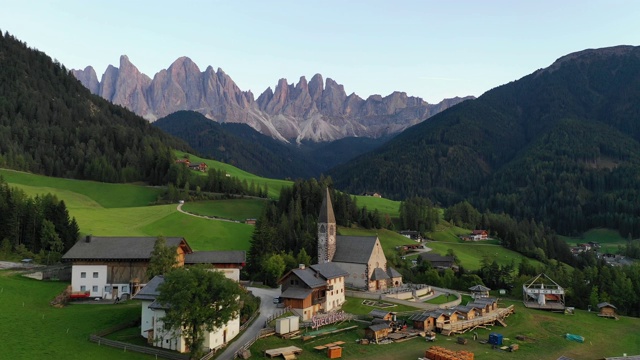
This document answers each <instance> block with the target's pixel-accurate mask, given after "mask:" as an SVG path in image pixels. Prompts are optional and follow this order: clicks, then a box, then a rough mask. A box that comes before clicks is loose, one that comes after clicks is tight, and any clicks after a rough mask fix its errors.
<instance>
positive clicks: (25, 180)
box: [0, 169, 163, 208]
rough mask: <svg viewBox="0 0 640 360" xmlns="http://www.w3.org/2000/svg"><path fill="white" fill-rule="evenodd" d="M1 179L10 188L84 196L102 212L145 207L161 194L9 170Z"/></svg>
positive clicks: (3, 171) (144, 188)
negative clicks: (40, 188) (97, 205)
mask: <svg viewBox="0 0 640 360" xmlns="http://www.w3.org/2000/svg"><path fill="white" fill-rule="evenodd" d="M0 176H2V177H3V178H4V180H5V181H6V182H7V183H10V184H12V185H17V184H20V185H28V186H33V187H46V188H53V189H59V190H68V191H71V192H74V193H77V194H79V195H84V196H86V197H88V198H90V199H92V200H93V201H95V202H97V203H98V204H100V206H102V207H104V208H125V207H138V206H146V205H149V204H151V203H153V202H155V201H156V200H157V198H158V196H159V195H160V194H161V193H162V192H163V190H162V189H159V188H153V187H148V186H140V185H130V184H110V183H101V182H96V181H88V180H73V179H62V178H54V177H48V176H42V175H35V174H29V173H25V172H20V171H14V170H8V169H0ZM65 202H66V201H65Z"/></svg>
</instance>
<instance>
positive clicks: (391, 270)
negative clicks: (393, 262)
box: [387, 267, 402, 278]
mask: <svg viewBox="0 0 640 360" xmlns="http://www.w3.org/2000/svg"><path fill="white" fill-rule="evenodd" d="M387 274H389V277H392V278H396V277H402V274H400V273H399V272H398V270H396V269H394V268H392V267H389V268H388V269H387Z"/></svg>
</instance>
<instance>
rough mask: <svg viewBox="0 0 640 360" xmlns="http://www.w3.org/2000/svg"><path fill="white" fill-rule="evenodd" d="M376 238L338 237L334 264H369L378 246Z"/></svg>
mask: <svg viewBox="0 0 640 360" xmlns="http://www.w3.org/2000/svg"><path fill="white" fill-rule="evenodd" d="M376 240H378V238H377V237H376V236H338V237H337V238H336V253H335V255H334V256H333V260H331V261H333V262H343V263H353V264H367V263H368V262H369V259H370V258H371V254H372V253H373V248H374V247H375V245H376Z"/></svg>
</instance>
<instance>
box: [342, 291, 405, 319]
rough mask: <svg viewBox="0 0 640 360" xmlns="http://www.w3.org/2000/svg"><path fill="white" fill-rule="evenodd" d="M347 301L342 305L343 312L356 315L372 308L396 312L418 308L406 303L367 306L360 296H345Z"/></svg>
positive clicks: (367, 311) (366, 312)
mask: <svg viewBox="0 0 640 360" xmlns="http://www.w3.org/2000/svg"><path fill="white" fill-rule="evenodd" d="M346 300H347V302H346V303H345V304H344V305H342V310H344V311H345V312H348V313H349V314H356V315H367V314H368V313H370V312H371V310H374V309H382V310H385V311H389V312H391V311H396V312H403V311H415V310H418V308H415V307H413V306H407V305H401V304H394V305H395V306H393V307H380V306H369V305H364V304H363V303H362V302H363V300H365V299H360V298H354V297H349V296H347V297H346ZM383 302H384V303H392V302H391V301H388V300H384V301H383Z"/></svg>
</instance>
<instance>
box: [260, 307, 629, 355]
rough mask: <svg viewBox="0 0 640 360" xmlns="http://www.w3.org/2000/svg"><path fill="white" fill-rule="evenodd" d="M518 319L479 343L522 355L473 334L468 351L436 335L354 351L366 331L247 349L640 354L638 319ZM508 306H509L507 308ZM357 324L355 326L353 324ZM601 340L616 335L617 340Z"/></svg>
mask: <svg viewBox="0 0 640 360" xmlns="http://www.w3.org/2000/svg"><path fill="white" fill-rule="evenodd" d="M513 304H515V306H516V313H515V314H513V315H511V316H510V317H509V318H507V320H506V322H507V324H508V327H506V328H503V327H500V326H495V327H493V328H492V329H491V330H487V329H477V330H476V331H477V333H478V336H479V339H485V340H486V339H487V338H488V336H489V333H490V332H491V331H495V332H498V333H501V334H503V336H504V338H505V339H508V340H505V341H504V344H506V345H509V344H512V343H518V344H519V345H520V350H519V351H517V352H516V353H509V352H504V351H500V350H492V349H491V347H490V345H483V344H480V343H478V342H475V341H473V339H472V337H473V333H466V334H463V335H461V336H462V337H464V338H466V339H468V343H467V345H458V344H456V343H455V342H456V337H443V336H440V335H438V337H437V339H436V341H435V342H434V343H428V342H425V341H424V339H422V338H418V339H414V340H409V341H406V342H402V343H392V344H386V345H358V344H356V339H360V338H362V337H364V326H362V327H360V328H359V329H357V330H355V331H349V332H344V333H339V334H335V335H329V336H326V337H322V338H316V339H313V340H309V341H307V342H303V341H302V340H300V339H297V340H283V339H281V338H278V337H275V336H271V337H268V338H265V339H263V340H259V341H258V342H256V343H255V344H254V345H253V346H252V347H251V352H252V353H253V354H262V353H263V352H264V350H266V349H272V348H277V347H281V346H290V345H293V346H298V347H300V348H302V349H303V352H302V354H301V355H300V356H299V357H298V358H299V359H302V360H305V359H326V357H327V355H326V352H323V351H322V352H321V351H317V350H315V349H313V347H314V346H318V345H322V344H326V343H329V342H334V341H338V340H342V341H345V342H346V344H345V345H343V346H344V347H343V350H342V356H343V357H344V358H350V359H371V360H386V359H416V358H418V357H422V356H424V352H425V350H426V349H427V348H428V347H429V346H431V345H437V346H443V347H445V348H448V349H451V350H466V351H471V352H473V353H474V354H475V357H474V358H475V359H479V360H488V359H498V360H500V359H522V360H538V359H557V358H558V357H560V356H561V355H565V356H568V357H570V358H574V359H601V358H603V357H605V356H622V354H623V353H627V354H629V355H632V354H639V353H640V342H639V341H638V335H637V334H638V331H640V319H634V318H621V319H620V320H618V321H615V320H610V319H603V318H599V317H597V316H596V315H595V314H593V313H588V312H585V311H578V312H577V313H576V315H573V316H571V315H562V314H556V313H546V312H542V311H538V310H530V309H526V308H524V307H523V306H522V305H521V303H519V302H515V303H513ZM507 305H508V304H507ZM353 324H356V323H353ZM566 333H572V334H578V335H582V336H584V337H585V343H583V344H580V343H576V342H572V341H569V340H565V339H564V334H566ZM605 334H616V337H615V338H613V337H611V336H606V335H605ZM516 335H526V336H528V337H530V338H532V339H535V340H532V341H524V342H523V341H518V340H516V338H515V337H516Z"/></svg>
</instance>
